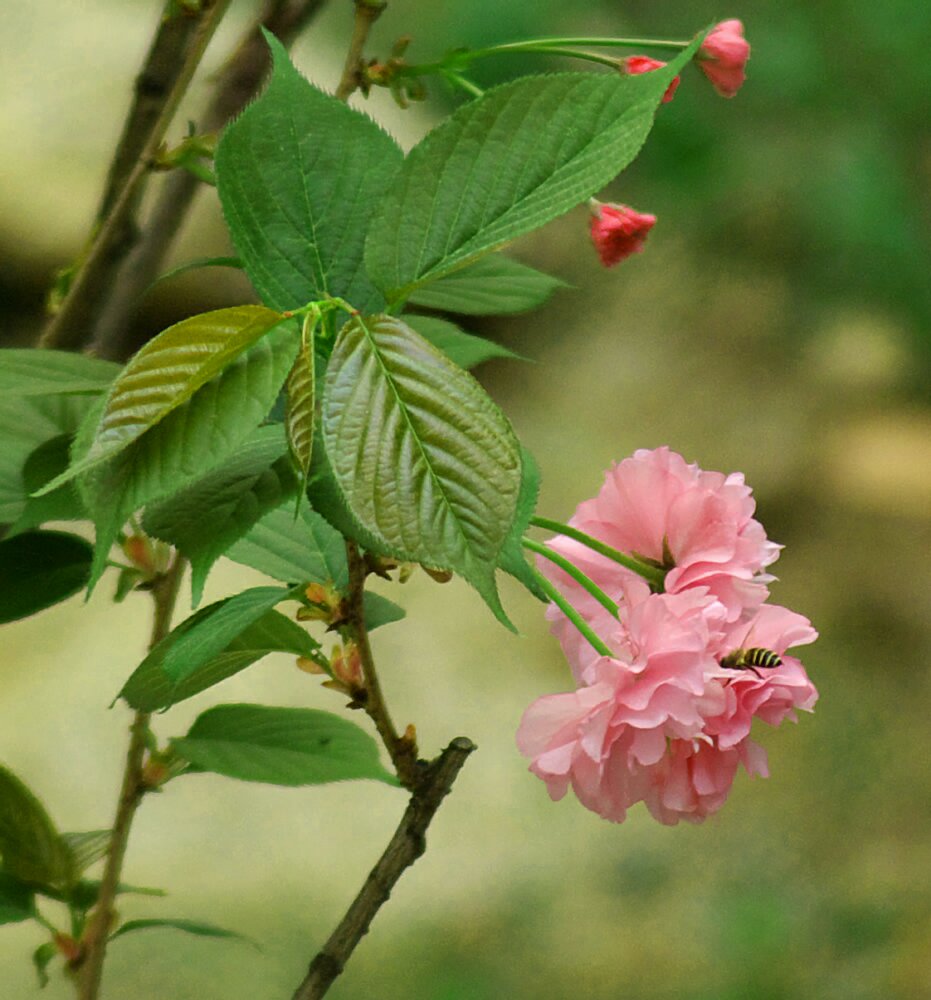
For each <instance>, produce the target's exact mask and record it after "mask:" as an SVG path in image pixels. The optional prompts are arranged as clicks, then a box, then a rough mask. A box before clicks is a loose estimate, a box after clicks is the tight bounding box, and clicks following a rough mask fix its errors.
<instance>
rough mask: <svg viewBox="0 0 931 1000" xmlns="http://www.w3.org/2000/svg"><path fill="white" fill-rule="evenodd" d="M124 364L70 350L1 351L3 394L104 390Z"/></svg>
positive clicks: (0, 390)
mask: <svg viewBox="0 0 931 1000" xmlns="http://www.w3.org/2000/svg"><path fill="white" fill-rule="evenodd" d="M119 371H120V366H119V365H117V364H114V362H112V361H102V360H100V359H99V358H89V357H87V355H85V354H73V353H72V352H70V351H45V350H42V351H40V350H37V349H36V348H5V349H4V350H0V396H2V397H4V398H9V397H10V396H49V395H52V394H55V393H98V392H103V391H104V390H105V389H106V388H107V386H108V385H109V384H110V383H111V382H112V381H113V380H114V379H115V378H116V376H117V374H118V373H119Z"/></svg>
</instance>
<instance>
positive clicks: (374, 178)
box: [215, 35, 402, 309]
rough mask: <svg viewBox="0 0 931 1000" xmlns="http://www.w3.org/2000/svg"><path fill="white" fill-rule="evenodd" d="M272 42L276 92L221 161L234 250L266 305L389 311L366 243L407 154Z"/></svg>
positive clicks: (224, 149) (243, 119) (220, 152)
mask: <svg viewBox="0 0 931 1000" xmlns="http://www.w3.org/2000/svg"><path fill="white" fill-rule="evenodd" d="M266 38H267V39H268V43H269V46H270V47H271V51H272V59H273V64H274V65H273V72H272V79H271V83H270V84H269V86H268V88H267V89H266V90H265V93H264V94H263V95H262V96H261V97H260V98H259V99H258V100H257V101H256V102H255V103H254V104H252V105H250V106H249V107H248V108H246V110H245V111H244V112H243V113H242V114H241V115H240V116H239V118H238V119H236V121H234V122H233V123H232V124H231V125H229V126H228V127H227V128H226V130H225V131H224V133H223V137H222V139H221V140H220V145H219V148H218V149H217V155H216V161H215V163H216V172H217V190H218V192H219V195H220V202H221V204H222V205H223V212H224V214H225V216H226V221H227V223H228V225H229V228H230V234H231V236H232V238H233V243H234V244H235V246H236V250H237V251H238V253H239V256H240V258H241V259H242V262H243V265H244V266H245V269H246V273H247V274H248V275H249V278H250V279H251V280H252V284H253V285H254V286H255V288H256V291H258V293H259V296H260V297H261V299H262V301H263V302H266V303H268V304H269V305H271V306H273V307H274V308H276V309H296V308H299V307H300V306H303V305H305V304H307V303H308V302H311V301H313V300H316V299H321V298H323V297H324V296H325V295H326V294H327V293H329V294H331V295H337V296H343V297H344V298H347V299H348V300H349V301H350V302H352V303H353V305H355V306H356V307H357V308H360V309H377V308H380V307H381V304H382V299H381V296H380V295H379V294H378V292H377V291H376V290H375V288H374V287H373V286H372V283H371V281H370V280H369V278H368V276H367V275H366V273H365V269H364V267H363V265H362V258H363V250H364V242H365V234H366V231H367V229H368V225H369V220H370V219H371V216H372V212H373V208H374V206H375V205H377V204H378V201H379V200H380V199H381V198H382V196H383V192H384V191H385V189H386V188H387V187H388V185H389V183H390V181H391V178H392V177H393V176H394V174H395V172H396V171H397V168H398V166H399V164H400V163H401V158H402V154H401V151H400V149H399V148H398V146H397V145H396V144H395V142H394V140H393V139H392V138H391V137H390V136H389V135H388V134H387V133H385V132H383V131H382V130H381V129H380V128H379V127H378V126H377V125H376V124H375V123H374V122H373V121H372V120H371V119H370V118H368V117H367V116H366V115H363V114H361V113H359V112H358V111H353V110H352V109H351V108H348V107H347V106H346V105H345V104H343V103H342V102H341V101H338V100H336V98H335V97H332V96H331V95H329V94H325V93H323V91H320V90H318V89H317V88H316V87H314V86H312V85H311V84H310V83H308V82H307V80H305V79H304V77H302V76H301V75H300V73H298V72H297V70H296V69H295V68H294V67H293V66H292V65H291V62H290V60H289V59H288V54H287V52H286V51H285V49H284V47H283V46H282V45H281V44H280V43H279V42H278V41H276V40H275V39H274V38H272V37H271V36H269V35H266Z"/></svg>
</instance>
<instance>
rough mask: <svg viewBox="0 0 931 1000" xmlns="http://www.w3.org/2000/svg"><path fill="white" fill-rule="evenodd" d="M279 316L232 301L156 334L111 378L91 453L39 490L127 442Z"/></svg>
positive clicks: (180, 401) (265, 331) (250, 343)
mask: <svg viewBox="0 0 931 1000" xmlns="http://www.w3.org/2000/svg"><path fill="white" fill-rule="evenodd" d="M281 321H282V317H281V315H280V313H276V312H273V311H272V310H271V309H266V308H264V307H263V306H234V307H233V308H231V309H217V310H215V311H214V312H208V313H201V314H200V315H198V316H192V317H190V319H186V320H182V321H181V322H180V323H175V325H174V326H170V327H169V328H168V329H167V330H163V331H162V332H161V333H160V334H159V335H158V336H157V337H153V338H152V340H150V341H149V342H148V343H147V344H146V345H145V346H144V347H143V348H142V349H141V350H140V351H138V352H137V353H136V354H134V355H133V357H132V358H131V359H130V360H129V363H128V364H127V365H126V367H125V368H124V369H123V372H122V374H121V375H120V376H119V377H118V378H117V380H116V381H115V382H114V383H113V386H112V388H111V389H110V393H109V395H108V396H107V402H106V406H105V408H104V412H103V415H102V417H101V419H100V423H99V424H98V426H97V429H96V431H95V434H94V439H93V441H92V442H91V444H90V447H89V448H88V450H87V453H86V454H84V455H82V456H81V458H80V459H79V460H77V461H75V462H74V463H73V464H72V465H71V466H70V467H69V469H68V470H67V471H66V472H65V473H63V474H62V475H61V476H57V477H56V478H55V479H53V480H52V482H51V483H49V484H47V485H46V486H45V487H44V489H43V490H42V491H40V492H48V491H49V490H50V489H52V488H54V487H55V486H59V485H60V484H61V483H63V482H66V481H67V480H68V479H72V478H73V477H74V476H76V475H79V474H80V473H82V472H86V471H87V470H88V469H91V468H93V467H94V466H95V465H99V464H100V463H101V462H103V461H105V460H106V459H108V458H113V457H114V456H115V455H117V454H119V452H121V451H123V450H124V449H125V448H127V447H129V445H131V444H132V443H133V442H134V441H137V440H138V439H139V438H140V437H142V435H143V434H145V433H146V431H148V430H151V429H152V428H153V427H155V426H156V425H157V424H158V423H159V422H160V421H162V420H164V419H165V418H166V417H167V416H168V415H169V414H170V413H171V412H172V411H173V410H176V409H178V407H180V406H183V405H184V404H185V403H186V402H188V400H190V399H191V397H192V396H194V394H195V393H196V392H197V390H198V389H200V388H201V387H202V386H205V385H206V384H207V383H208V382H210V381H211V379H213V378H214V377H215V376H217V375H219V374H220V373H221V372H222V371H223V370H224V369H225V368H226V367H227V366H228V365H230V364H231V363H232V362H234V361H235V360H236V359H237V358H239V357H240V356H241V355H242V354H243V352H245V351H246V350H248V349H249V348H250V347H252V346H253V345H254V344H255V343H256V341H258V340H260V339H261V338H262V337H264V336H266V335H267V334H268V332H269V331H270V330H271V329H272V328H274V327H275V326H277V325H278V324H279V323H281Z"/></svg>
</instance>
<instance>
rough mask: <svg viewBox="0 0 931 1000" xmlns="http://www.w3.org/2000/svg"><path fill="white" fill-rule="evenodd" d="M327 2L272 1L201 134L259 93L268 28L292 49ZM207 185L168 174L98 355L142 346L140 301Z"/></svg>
mask: <svg viewBox="0 0 931 1000" xmlns="http://www.w3.org/2000/svg"><path fill="white" fill-rule="evenodd" d="M323 3H324V0H268V2H267V4H266V7H265V10H264V11H263V13H262V15H261V17H260V18H258V19H257V20H256V21H255V23H254V24H253V25H252V27H251V28H250V29H249V30H248V31H247V32H246V33H245V34H244V35H243V37H242V40H241V41H240V43H239V45H238V46H237V47H236V50H235V52H234V54H233V55H232V57H231V58H230V59H229V60H228V62H227V63H226V65H225V66H224V67H223V69H222V70H221V71H220V73H219V77H218V80H217V83H216V86H215V89H214V92H213V97H212V98H211V100H210V104H209V105H208V107H207V110H206V112H205V113H204V116H203V120H202V122H201V123H200V126H199V130H200V131H201V132H218V131H220V130H221V129H222V128H223V127H224V126H225V125H226V124H227V122H229V121H230V120H232V119H233V118H235V117H236V115H238V114H239V113H240V112H241V111H242V109H243V108H244V107H245V106H246V104H248V102H249V101H250V100H251V99H252V98H253V97H254V96H255V94H256V92H257V91H258V89H259V85H260V84H261V82H262V80H263V79H264V77H265V76H266V74H267V72H268V68H269V66H270V64H271V63H270V59H269V52H268V45H267V44H266V42H265V39H264V38H263V36H262V31H261V29H262V28H263V27H264V28H266V29H267V30H268V31H270V32H271V33H272V34H273V35H275V36H276V37H277V38H278V40H279V41H280V42H281V43H282V44H283V45H284V46H285V47H286V48H287V47H288V46H289V45H290V44H291V43H292V42H293V41H294V39H295V38H296V37H297V35H298V34H299V32H300V31H301V30H302V29H303V28H304V27H305V26H306V24H307V23H308V22H309V21H310V20H311V18H312V17H313V16H314V14H316V13H317V11H318V10H319V9H320V8H321V7H322V6H323ZM201 188H202V184H201V183H200V181H198V179H197V178H196V177H194V175H193V174H190V173H188V172H187V171H185V170H173V171H172V172H171V173H170V174H169V175H168V176H167V177H165V178H164V180H163V182H162V185H161V187H160V189H159V193H158V197H157V199H156V201H155V204H154V206H153V208H152V211H151V213H150V214H149V217H148V219H147V220H146V222H145V225H144V227H143V230H142V234H141V236H140V238H139V241H138V242H137V243H136V245H135V246H134V247H133V248H132V250H131V251H130V253H129V255H128V257H127V258H126V260H125V263H123V264H122V266H121V268H120V272H119V280H118V281H116V282H114V284H113V286H112V287H111V289H110V293H109V296H108V300H107V302H106V304H105V307H104V309H103V311H102V313H101V316H100V318H99V321H98V323H97V327H96V330H95V333H94V341H93V347H94V353H95V354H97V355H99V356H100V357H105V358H112V359H121V358H124V357H126V356H127V355H129V354H132V353H133V351H134V350H135V349H136V348H137V347H138V346H139V345H138V343H137V342H136V341H135V340H134V335H135V334H136V333H137V330H138V327H137V324H136V323H134V322H133V319H134V318H135V316H136V313H137V311H138V309H139V304H140V299H141V298H142V297H143V295H144V294H145V292H146V290H147V289H148V288H149V287H150V286H151V285H152V284H153V282H154V281H155V279H156V278H157V276H158V274H159V271H160V270H161V268H162V265H163V262H164V260H165V257H166V255H167V253H168V251H169V249H170V248H171V245H172V243H173V242H174V239H175V237H176V236H177V234H178V232H179V230H180V228H181V225H182V223H183V222H184V219H185V218H186V216H187V214H188V212H189V210H190V207H191V204H192V203H193V201H194V198H195V196H196V195H197V193H198V191H200V190H201Z"/></svg>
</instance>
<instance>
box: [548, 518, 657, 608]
mask: <svg viewBox="0 0 931 1000" xmlns="http://www.w3.org/2000/svg"><path fill="white" fill-rule="evenodd" d="M530 523H531V524H532V525H533V526H534V527H535V528H544V529H545V530H547V531H555V532H557V533H558V534H560V535H565V536H566V537H567V538H574V539H575V540H576V541H577V542H581V543H582V544H583V545H587V546H588V547H589V548H590V549H592V550H593V551H594V552H597V553H598V554H599V555H602V556H605V557H606V558H607V559H611V560H613V561H614V562H616V563H619V564H620V565H621V566H624V567H626V568H627V569H629V570H632V571H633V572H634V573H636V574H637V575H638V576H642V577H643V579H644V580H646V581H647V582H648V583H649V584H650V586H651V587H654V588H656V589H657V590H658V591H660V592H662V589H663V581H664V580H665V578H666V573H665V571H664V570H662V569H660V568H659V567H657V566H650V565H648V564H647V563H644V562H641V561H640V560H639V559H635V558H634V557H633V556H628V555H625V553H623V552H618V550H617V549H613V548H611V546H610V545H605V543H604V542H600V541H598V539H597V538H592V536H591V535H586V534H585V532H584V531H579V530H578V528H573V527H570V526H569V525H568V524H562V523H560V522H559V521H552V520H550V518H548V517H532V518H531V519H530Z"/></svg>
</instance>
